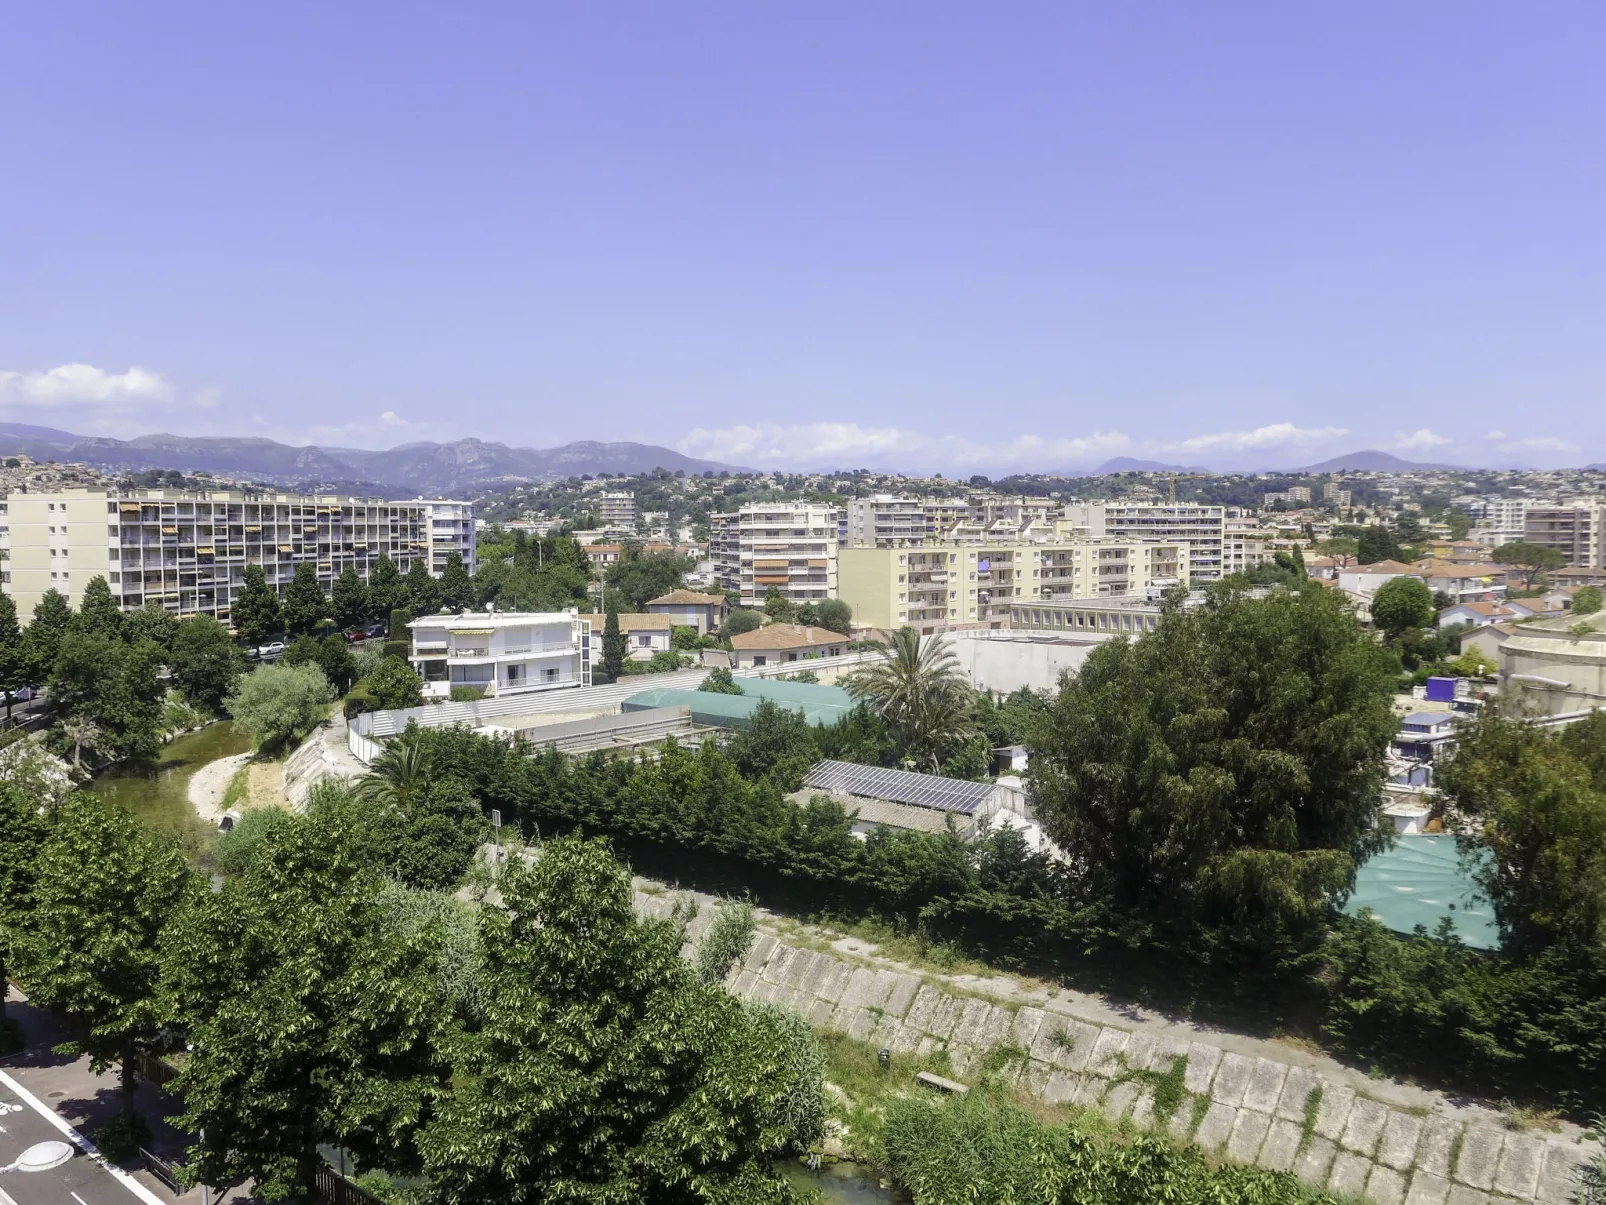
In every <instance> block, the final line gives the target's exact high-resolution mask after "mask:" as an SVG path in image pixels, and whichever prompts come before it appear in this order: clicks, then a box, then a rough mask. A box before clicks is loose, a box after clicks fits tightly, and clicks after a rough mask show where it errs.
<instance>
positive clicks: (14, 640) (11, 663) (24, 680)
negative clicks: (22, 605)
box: [0, 594, 30, 720]
mask: <svg viewBox="0 0 1606 1205" xmlns="http://www.w3.org/2000/svg"><path fill="white" fill-rule="evenodd" d="M28 669H29V667H28V656H27V652H26V650H25V649H24V647H23V643H22V628H21V627H20V626H19V625H18V623H17V604H16V600H14V599H13V598H12V597H11V595H9V594H0V691H4V692H5V698H6V719H8V720H9V719H10V718H11V695H12V692H13V691H15V690H17V689H18V688H20V687H23V686H28V685H30V683H29V681H28Z"/></svg>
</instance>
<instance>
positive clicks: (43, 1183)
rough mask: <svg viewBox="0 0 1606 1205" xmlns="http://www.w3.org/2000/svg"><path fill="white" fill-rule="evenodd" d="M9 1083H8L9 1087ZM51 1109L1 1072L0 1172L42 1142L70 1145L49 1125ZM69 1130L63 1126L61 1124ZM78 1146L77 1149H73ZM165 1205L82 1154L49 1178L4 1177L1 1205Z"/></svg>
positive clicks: (20, 1174)
mask: <svg viewBox="0 0 1606 1205" xmlns="http://www.w3.org/2000/svg"><path fill="white" fill-rule="evenodd" d="M8 1081H9V1082H8ZM48 1112H49V1110H48V1108H47V1107H46V1106H45V1105H44V1103H43V1102H41V1101H39V1100H37V1098H30V1095H29V1094H28V1093H27V1092H26V1090H25V1089H23V1088H22V1087H21V1085H19V1084H18V1083H17V1082H16V1081H15V1080H13V1079H11V1077H10V1076H9V1075H5V1074H4V1073H3V1072H0V1167H4V1166H6V1165H7V1164H10V1163H14V1162H16V1160H17V1157H18V1156H19V1155H21V1154H22V1152H23V1151H25V1150H27V1149H28V1148H29V1147H30V1146H33V1145H34V1144H35V1143H38V1142H49V1141H52V1140H54V1141H57V1142H69V1143H70V1142H72V1139H71V1137H70V1136H69V1135H67V1134H64V1133H63V1132H62V1131H61V1129H60V1128H59V1127H58V1126H57V1125H54V1124H52V1123H51V1121H49V1120H47V1118H46V1116H45V1114H46V1113H48ZM62 1124H63V1125H65V1123H62ZM74 1145H76V1144H74ZM140 1202H143V1203H144V1205H152V1203H156V1205H162V1202H163V1199H162V1198H161V1197H159V1196H157V1195H156V1194H155V1193H152V1192H151V1191H150V1190H149V1189H146V1188H145V1187H144V1186H143V1185H140V1184H138V1183H137V1182H136V1181H134V1180H132V1179H131V1178H128V1177H126V1176H125V1177H121V1178H120V1177H119V1175H118V1174H117V1173H115V1172H113V1171H112V1170H111V1169H110V1168H108V1167H107V1166H106V1165H105V1164H104V1163H102V1162H101V1161H100V1160H99V1159H96V1158H93V1157H91V1156H90V1155H88V1154H86V1153H85V1152H84V1151H83V1150H81V1149H80V1150H79V1151H78V1153H77V1154H76V1155H74V1156H73V1158H72V1159H70V1160H69V1161H68V1162H66V1163H64V1164H62V1166H60V1167H58V1168H56V1169H54V1170H53V1171H48V1172H8V1173H6V1174H5V1175H0V1205H138V1203H140Z"/></svg>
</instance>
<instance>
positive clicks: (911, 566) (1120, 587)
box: [841, 540, 1189, 633]
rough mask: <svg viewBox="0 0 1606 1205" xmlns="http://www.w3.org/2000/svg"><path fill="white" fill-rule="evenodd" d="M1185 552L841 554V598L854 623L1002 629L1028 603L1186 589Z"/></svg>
mask: <svg viewBox="0 0 1606 1205" xmlns="http://www.w3.org/2000/svg"><path fill="white" fill-rule="evenodd" d="M1188 564H1189V554H1188V548H1187V546H1186V545H1183V544H1161V543H1145V542H1141V541H1114V540H1075V541H1055V542H1052V543H1043V544H1035V543H1030V542H1026V541H1011V542H1008V543H998V544H980V545H976V544H961V543H957V542H951V541H950V542H944V543H937V544H928V545H926V546H924V547H919V548H844V549H842V552H841V598H842V600H843V601H844V602H846V603H847V604H848V606H849V607H850V608H851V609H852V611H853V622H854V624H855V625H857V626H862V627H875V628H896V627H902V626H904V625H905V624H907V625H909V626H910V627H914V628H918V629H919V630H920V631H921V632H922V633H930V632H937V631H941V630H943V629H945V628H950V627H959V626H987V627H1003V626H1004V625H1005V622H1006V621H1007V620H1008V619H1009V616H1010V612H1011V608H1012V607H1013V606H1015V605H1016V604H1017V603H1020V602H1023V601H1037V600H1042V599H1067V598H1098V597H1110V596H1118V595H1130V594H1141V593H1142V592H1143V590H1144V589H1145V588H1146V587H1148V586H1150V585H1151V584H1155V583H1160V584H1166V585H1173V584H1178V583H1180V584H1184V585H1185V584H1187V582H1188Z"/></svg>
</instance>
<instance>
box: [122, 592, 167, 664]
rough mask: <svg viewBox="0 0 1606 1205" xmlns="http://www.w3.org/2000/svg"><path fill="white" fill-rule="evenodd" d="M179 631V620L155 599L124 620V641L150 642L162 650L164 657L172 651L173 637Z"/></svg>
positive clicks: (134, 642)
mask: <svg viewBox="0 0 1606 1205" xmlns="http://www.w3.org/2000/svg"><path fill="white" fill-rule="evenodd" d="M177 631H178V619H177V618H176V617H175V616H174V615H173V613H172V612H171V611H169V610H168V609H167V608H166V607H164V606H163V605H162V604H161V603H159V602H157V601H155V600H154V599H152V600H151V601H150V602H147V603H146V604H145V605H144V606H143V607H141V608H140V609H139V610H137V611H134V612H132V613H130V614H129V615H127V616H125V617H124V619H123V639H125V640H127V641H128V642H129V643H130V644H138V643H139V642H140V641H141V640H149V641H150V642H151V643H152V644H154V645H155V646H156V647H157V648H159V649H161V650H162V654H163V656H164V657H165V656H166V655H167V653H168V652H169V651H170V650H171V649H172V647H173V636H174V633H175V632H177Z"/></svg>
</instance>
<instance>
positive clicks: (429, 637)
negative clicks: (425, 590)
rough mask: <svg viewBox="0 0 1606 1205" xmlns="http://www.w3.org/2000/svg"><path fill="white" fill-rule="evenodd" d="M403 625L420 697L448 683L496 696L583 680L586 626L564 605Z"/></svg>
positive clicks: (587, 666)
mask: <svg viewBox="0 0 1606 1205" xmlns="http://www.w3.org/2000/svg"><path fill="white" fill-rule="evenodd" d="M408 628H409V630H410V632H411V635H412V641H413V644H412V653H411V655H410V656H409V658H408V660H409V661H411V662H412V665H413V668H414V669H415V670H417V671H418V674H419V676H420V677H422V678H423V679H424V694H425V697H427V698H444V697H449V696H450V695H451V693H452V690H453V688H454V687H458V688H462V689H463V690H464V691H467V692H469V693H472V694H475V695H478V696H481V697H485V698H497V697H501V696H504V695H515V694H526V693H529V692H533V691H544V690H559V689H562V688H565V687H576V686H589V685H590V684H591V650H592V648H593V643H594V642H593V637H592V635H591V628H590V625H589V624H588V623H587V622H586V620H585V617H583V616H581V615H580V613H579V612H578V611H575V610H572V609H571V610H568V611H547V612H530V611H526V612H519V611H508V612H499V613H491V614H481V613H479V612H474V611H470V612H468V613H466V614H463V615H431V616H428V617H427V618H424V619H415V620H413V622H412V623H411V624H409V625H408ZM599 639H600V638H599Z"/></svg>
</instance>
